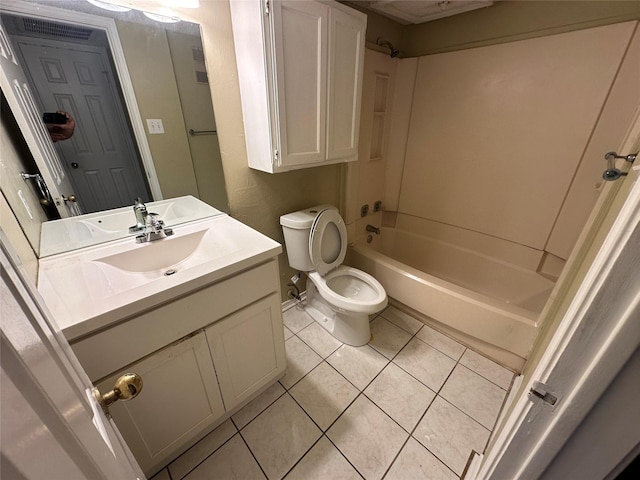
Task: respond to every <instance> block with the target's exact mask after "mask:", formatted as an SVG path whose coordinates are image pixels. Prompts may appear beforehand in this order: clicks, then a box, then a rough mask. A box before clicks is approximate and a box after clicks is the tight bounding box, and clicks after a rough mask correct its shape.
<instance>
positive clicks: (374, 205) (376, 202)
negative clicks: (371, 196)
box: [373, 200, 382, 212]
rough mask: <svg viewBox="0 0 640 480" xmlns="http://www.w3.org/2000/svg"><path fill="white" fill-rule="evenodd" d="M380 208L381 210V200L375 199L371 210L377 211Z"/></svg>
mask: <svg viewBox="0 0 640 480" xmlns="http://www.w3.org/2000/svg"><path fill="white" fill-rule="evenodd" d="M380 210H382V200H376V201H375V202H374V204H373V211H374V212H379V211H380Z"/></svg>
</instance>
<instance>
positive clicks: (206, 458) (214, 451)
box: [166, 422, 240, 480]
mask: <svg viewBox="0 0 640 480" xmlns="http://www.w3.org/2000/svg"><path fill="white" fill-rule="evenodd" d="M222 423H224V422H222ZM221 425H222V424H220V425H218V427H219V426H221ZM218 427H216V428H214V429H213V430H212V432H214V431H215V430H216V429H217V428H218ZM234 427H235V424H234ZM235 428H236V431H235V433H234V434H233V435H231V436H230V437H229V438H227V439H226V440H225V441H224V442H222V444H220V445H219V446H218V447H217V448H215V449H214V450H213V451H212V452H211V453H209V454H208V455H207V456H206V457H205V458H203V459H202V460H201V461H200V462H199V463H198V464H197V465H196V466H195V467H193V468H192V469H191V470H188V471H187V473H185V474H184V475H182V476H181V477H180V478H176V479H174V478H173V475H171V470H169V465H171V463H173V462H175V460H174V461H173V462H171V463H170V464H169V465H167V466H166V469H167V472H168V473H169V478H170V479H171V480H182V479H183V478H186V477H187V476H188V475H189V474H191V472H193V471H194V470H195V469H196V468H198V467H199V466H200V465H202V464H203V463H204V462H206V461H207V460H208V459H209V457H211V456H212V455H213V454H214V453H216V452H217V451H218V450H220V449H221V448H222V447H224V446H225V445H226V444H227V443H229V442H230V441H231V439H232V438H233V437H235V436H236V435H237V434H239V433H240V430H238V427H235ZM203 439H204V438H203ZM201 441H202V440H200V441H199V442H197V443H196V444H195V445H193V446H192V447H190V448H189V450H191V449H192V448H193V447H195V446H196V445H197V444H198V443H200V442H201ZM189 450H187V451H185V452H184V453H181V454H180V457H182V455H184V454H186V453H187V452H188V451H189ZM180 457H178V458H180ZM176 460H177V459H176Z"/></svg>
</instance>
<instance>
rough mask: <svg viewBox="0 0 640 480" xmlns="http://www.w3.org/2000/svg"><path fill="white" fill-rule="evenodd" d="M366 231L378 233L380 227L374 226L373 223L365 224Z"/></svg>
mask: <svg viewBox="0 0 640 480" xmlns="http://www.w3.org/2000/svg"><path fill="white" fill-rule="evenodd" d="M367 232H371V233H375V234H376V235H380V229H379V228H378V227H374V226H373V225H367Z"/></svg>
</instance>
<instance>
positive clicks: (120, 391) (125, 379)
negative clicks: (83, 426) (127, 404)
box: [93, 373, 142, 415]
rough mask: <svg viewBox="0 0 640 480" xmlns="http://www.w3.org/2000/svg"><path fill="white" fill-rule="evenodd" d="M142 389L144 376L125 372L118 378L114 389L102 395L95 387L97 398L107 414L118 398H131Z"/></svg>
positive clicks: (94, 393)
mask: <svg viewBox="0 0 640 480" xmlns="http://www.w3.org/2000/svg"><path fill="white" fill-rule="evenodd" d="M141 391H142V377H141V376H140V375H138V374H137V373H125V374H124V375H122V376H120V377H119V378H118V379H117V380H116V384H115V385H114V386H113V390H111V391H110V392H107V393H105V394H104V395H102V394H101V393H100V391H99V390H98V389H97V388H94V389H93V396H94V397H95V398H96V400H97V401H98V403H99V404H100V406H101V407H102V410H103V411H104V413H105V414H107V415H109V406H110V405H112V404H113V403H115V402H117V401H118V400H131V399H132V398H136V397H137V396H138V394H139V393H140V392H141Z"/></svg>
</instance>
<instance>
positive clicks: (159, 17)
mask: <svg viewBox="0 0 640 480" xmlns="http://www.w3.org/2000/svg"><path fill="white" fill-rule="evenodd" d="M142 13H144V15H145V16H146V17H147V18H150V19H151V20H155V21H156V22H161V23H178V22H179V21H180V18H178V17H168V16H166V15H159V14H157V13H151V12H142Z"/></svg>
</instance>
